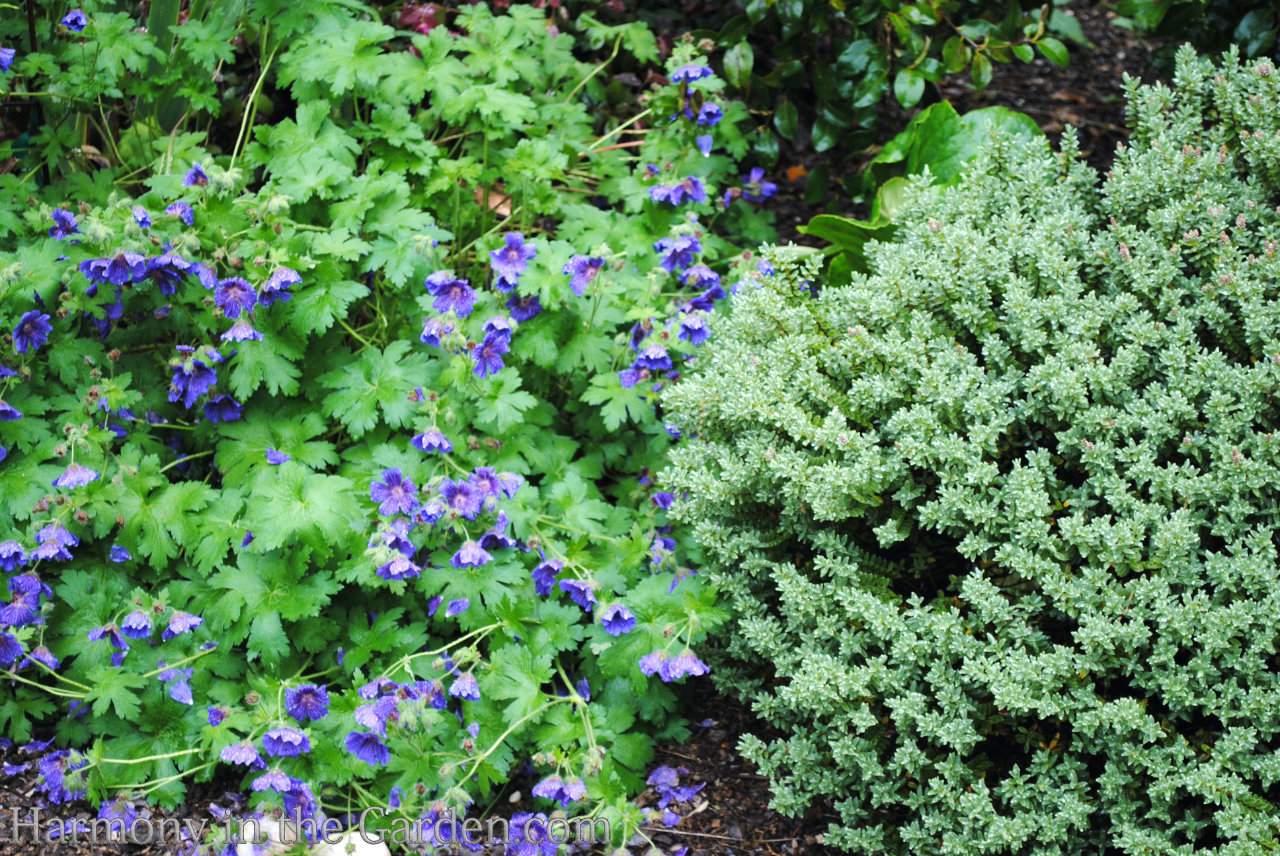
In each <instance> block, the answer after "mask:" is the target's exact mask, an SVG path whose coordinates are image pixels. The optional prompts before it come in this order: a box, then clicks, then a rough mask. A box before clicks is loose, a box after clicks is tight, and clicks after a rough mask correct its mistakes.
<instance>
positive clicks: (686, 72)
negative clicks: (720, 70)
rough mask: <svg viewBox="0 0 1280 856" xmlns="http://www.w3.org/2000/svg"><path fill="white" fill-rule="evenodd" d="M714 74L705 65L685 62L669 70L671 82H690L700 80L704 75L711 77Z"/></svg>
mask: <svg viewBox="0 0 1280 856" xmlns="http://www.w3.org/2000/svg"><path fill="white" fill-rule="evenodd" d="M714 74H715V72H714V71H712V70H711V69H710V68H708V67H707V66H705V65H697V64H695V63H686V64H685V65H682V66H680V67H679V68H677V69H676V70H675V71H673V72H671V82H672V83H692V82H693V81H695V80H701V79H702V78H704V77H711V76H712V75H714Z"/></svg>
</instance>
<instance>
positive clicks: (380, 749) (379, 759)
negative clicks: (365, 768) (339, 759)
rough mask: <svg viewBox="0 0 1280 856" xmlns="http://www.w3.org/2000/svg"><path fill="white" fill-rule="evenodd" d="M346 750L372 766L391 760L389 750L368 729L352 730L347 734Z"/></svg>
mask: <svg viewBox="0 0 1280 856" xmlns="http://www.w3.org/2000/svg"><path fill="white" fill-rule="evenodd" d="M347 751H348V752H350V753H351V754H352V755H355V756H356V757H357V758H359V759H360V760H361V761H364V762H365V763H366V764H370V765H372V766H374V767H377V766H378V765H380V764H385V763H387V761H389V760H391V752H390V751H389V750H388V749H387V747H386V746H385V745H383V743H382V741H381V740H379V739H378V735H376V734H372V733H370V732H368V731H352V732H351V733H350V734H348V735H347Z"/></svg>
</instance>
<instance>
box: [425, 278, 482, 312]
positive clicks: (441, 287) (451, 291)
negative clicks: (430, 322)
mask: <svg viewBox="0 0 1280 856" xmlns="http://www.w3.org/2000/svg"><path fill="white" fill-rule="evenodd" d="M425 284H426V286H427V293H428V294H430V295H431V296H432V297H434V298H435V300H434V301H433V302H432V304H431V306H432V307H433V308H434V309H435V310H436V311H437V312H440V313H444V312H449V311H451V310H452V312H453V314H454V315H456V316H458V317H459V318H466V317H467V316H468V315H470V314H471V310H472V309H474V308H475V303H476V292H475V289H473V288H472V287H471V286H470V285H468V284H467V281H466V280H465V279H455V278H454V277H453V276H452V275H451V274H449V273H446V272H444V271H437V272H436V273H433V274H431V276H429V277H427V279H426V283H425Z"/></svg>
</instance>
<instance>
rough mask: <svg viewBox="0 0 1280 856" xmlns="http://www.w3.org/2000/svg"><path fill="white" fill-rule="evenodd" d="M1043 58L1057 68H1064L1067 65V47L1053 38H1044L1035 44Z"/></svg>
mask: <svg viewBox="0 0 1280 856" xmlns="http://www.w3.org/2000/svg"><path fill="white" fill-rule="evenodd" d="M1036 47H1038V48H1040V53H1042V54H1044V58H1045V59H1047V60H1049V62H1051V63H1053V64H1054V65H1056V66H1058V67H1059V68H1066V67H1067V63H1068V61H1069V60H1068V57H1067V46H1066V45H1064V44H1063V43H1062V42H1060V41H1058V40H1057V39H1055V38H1054V37H1053V36H1044V37H1042V38H1041V39H1040V41H1039V42H1037V43H1036Z"/></svg>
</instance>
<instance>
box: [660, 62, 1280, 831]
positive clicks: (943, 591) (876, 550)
mask: <svg viewBox="0 0 1280 856" xmlns="http://www.w3.org/2000/svg"><path fill="white" fill-rule="evenodd" d="M1277 76H1278V72H1277V69H1276V68H1275V67H1274V66H1273V65H1272V64H1271V62H1270V61H1267V60H1257V59H1254V60H1249V61H1247V62H1243V63H1242V62H1241V61H1240V59H1239V56H1238V54H1236V53H1234V52H1233V53H1231V54H1229V55H1227V56H1226V57H1225V59H1224V60H1223V61H1222V62H1221V63H1214V62H1210V61H1208V60H1206V59H1203V58H1199V57H1197V56H1196V55H1195V54H1194V53H1193V52H1191V51H1190V50H1184V51H1182V52H1181V53H1180V54H1179V59H1178V64H1177V71H1176V74H1175V77H1174V79H1173V84H1172V87H1165V86H1154V87H1139V86H1137V84H1136V82H1132V81H1131V82H1130V86H1129V88H1130V110H1131V121H1132V128H1133V135H1132V140H1131V145H1129V146H1128V147H1126V148H1125V149H1124V150H1123V151H1120V152H1118V153H1117V157H1116V160H1115V163H1114V165H1113V167H1112V170H1111V171H1110V173H1109V174H1108V175H1107V176H1106V179H1105V181H1104V182H1102V183H1101V186H1100V187H1099V186H1098V181H1097V179H1098V176H1097V175H1096V174H1094V173H1093V171H1092V170H1090V169H1089V168H1088V167H1086V166H1084V165H1083V164H1082V163H1081V162H1080V161H1079V160H1078V157H1077V151H1076V147H1075V143H1074V136H1073V135H1072V134H1070V133H1068V134H1065V135H1064V138H1063V143H1062V147H1061V151H1060V152H1058V153H1054V152H1052V151H1051V150H1050V149H1049V147H1048V145H1047V144H1046V143H1045V142H1044V141H1043V140H1038V139H1028V138H1023V139H1016V138H1014V137H1012V136H1005V137H1004V138H1002V139H997V140H996V141H994V142H990V143H987V144H985V145H983V146H982V148H981V151H980V152H979V154H978V155H977V157H976V159H975V160H974V161H972V162H971V163H970V164H969V165H968V166H967V167H966V168H965V170H964V172H963V173H962V174H961V177H960V179H959V181H958V183H956V184H953V185H951V186H941V185H935V186H930V182H929V181H928V180H927V179H917V180H914V181H912V182H911V187H912V192H911V193H909V194H908V195H907V196H906V198H905V199H904V201H903V206H902V207H901V208H899V209H898V214H897V216H896V218H895V220H894V224H895V227H896V232H895V234H894V237H893V240H892V241H890V242H880V241H877V240H875V239H874V238H873V239H871V240H869V241H868V242H867V243H866V244H865V245H864V247H863V249H864V250H865V253H866V259H867V262H868V267H869V271H868V272H857V271H853V272H846V273H847V276H848V281H847V283H843V284H842V283H832V282H830V281H828V280H827V279H826V278H825V275H824V274H823V272H822V269H821V267H820V266H819V265H818V264H816V263H815V260H814V259H813V257H809V258H800V257H797V256H795V255H794V254H791V253H788V252H783V251H779V252H777V253H773V254H771V256H770V258H771V261H772V268H773V272H772V274H771V275H764V274H762V275H761V276H760V277H759V278H758V280H757V282H756V283H755V284H754V286H751V287H747V286H744V287H742V288H740V289H739V290H738V293H737V294H736V296H735V297H734V298H733V302H732V307H731V312H730V313H729V314H728V315H727V316H724V315H722V316H719V317H717V319H716V321H715V322H714V323H713V324H712V331H713V336H712V339H711V340H710V344H709V346H708V348H709V350H708V352H706V353H704V354H703V355H701V356H700V357H699V359H698V362H697V363H696V365H695V367H694V369H693V372H692V373H691V374H688V375H686V377H685V378H683V379H682V382H681V383H680V384H679V385H677V386H675V387H673V388H671V389H670V390H669V391H668V392H667V393H666V394H665V395H664V397H663V400H664V403H665V405H666V406H667V407H668V409H669V412H668V416H669V418H670V420H671V421H672V422H673V424H674V425H675V426H676V428H677V429H678V430H680V431H681V433H682V439H681V440H680V442H679V443H678V444H677V446H676V447H675V449H674V450H673V452H672V457H673V460H674V464H673V466H672V467H671V468H670V469H669V470H667V471H665V472H664V473H663V474H662V475H661V477H660V483H661V486H662V487H663V488H664V489H666V490H669V491H671V492H672V493H674V494H675V495H676V497H677V499H676V500H675V502H674V504H673V505H672V508H671V513H672V514H673V516H674V518H675V519H676V520H677V521H680V522H686V523H689V524H691V525H693V526H694V527H695V535H696V536H697V540H698V541H699V542H700V544H701V545H702V548H703V558H704V565H705V568H706V571H707V574H708V576H709V578H710V579H711V581H712V582H713V583H716V584H718V585H719V586H720V587H721V594H722V597H724V598H725V599H726V602H727V603H726V605H727V606H729V607H730V608H731V609H732V611H733V625H732V626H733V628H734V632H732V633H726V634H722V635H721V636H719V637H717V640H716V642H717V650H716V651H714V652H713V654H714V656H712V655H710V654H709V655H708V659H709V661H710V662H711V664H712V666H713V671H712V676H713V678H714V679H716V680H717V681H718V682H719V683H720V684H721V685H722V686H725V687H727V688H731V689H733V690H736V691H739V692H742V693H743V694H744V697H746V698H748V699H749V700H751V702H752V704H753V707H754V708H755V709H756V711H757V712H759V713H760V714H761V715H762V716H763V717H764V718H765V719H767V720H768V721H770V722H771V723H773V724H774V725H776V726H778V727H780V728H781V729H783V730H784V731H785V732H786V733H787V736H786V737H784V738H782V739H778V740H774V741H770V742H765V741H761V740H758V739H752V740H746V741H744V743H743V745H742V748H743V750H744V752H745V754H746V755H747V757H749V758H751V759H753V760H755V761H757V762H758V763H759V764H760V766H761V769H762V770H763V771H765V772H766V773H767V774H768V775H770V777H771V778H772V779H773V788H774V802H773V804H774V807H775V808H779V809H780V810H785V811H790V812H793V813H796V814H799V813H801V812H802V811H803V810H804V809H805V808H806V807H808V806H810V805H811V804H812V803H813V802H814V801H815V800H817V799H819V798H822V797H826V798H829V799H831V800H832V801H833V802H834V805H835V807H836V809H837V810H838V812H839V813H840V816H841V820H840V823H839V824H837V825H836V827H835V828H833V830H832V831H831V833H830V834H828V836H827V843H828V844H833V845H836V846H839V847H841V848H844V849H847V850H849V851H852V852H857V853H865V854H884V853H889V854H937V853H965V854H1023V853H1048V852H1053V853H1079V854H1085V853H1099V852H1103V851H1105V852H1114V853H1124V854H1148V853H1192V852H1195V853H1221V854H1227V853H1239V854H1244V853H1259V852H1269V851H1270V850H1274V849H1275V848H1276V847H1277V844H1278V841H1277V837H1278V835H1280V807H1278V804H1277V799H1278V795H1277V791H1276V787H1277V782H1278V781H1280V777H1278V775H1277V770H1276V765H1275V758H1276V754H1275V753H1276V748H1277V746H1278V745H1280V721H1278V720H1277V718H1276V709H1277V708H1276V698H1277V693H1278V692H1280V686H1278V685H1277V668H1276V662H1277V661H1276V631H1275V627H1276V624H1277V608H1278V604H1280V601H1277V592H1280V580H1278V579H1277V573H1278V571H1277V567H1278V565H1277V545H1276V540H1275V532H1276V522H1277V521H1276V516H1275V515H1276V499H1277V496H1276V489H1275V484H1276V482H1277V473H1276V466H1277V461H1276V437H1277V422H1278V420H1280V416H1278V414H1277V410H1276V403H1275V396H1276V391H1277V372H1278V371H1280V368H1278V367H1280V316H1278V315H1277V312H1276V305H1277V303H1276V293H1275V288H1276V282H1277V276H1276V265H1277V264H1280V262H1278V261H1277V259H1276V249H1277V246H1278V245H1280V170H1278V169H1277V163H1278V162H1277V144H1278V141H1280V93H1278V92H1277ZM762 663H764V664H768V667H769V668H766V669H763V670H762V669H761V664H762Z"/></svg>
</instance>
